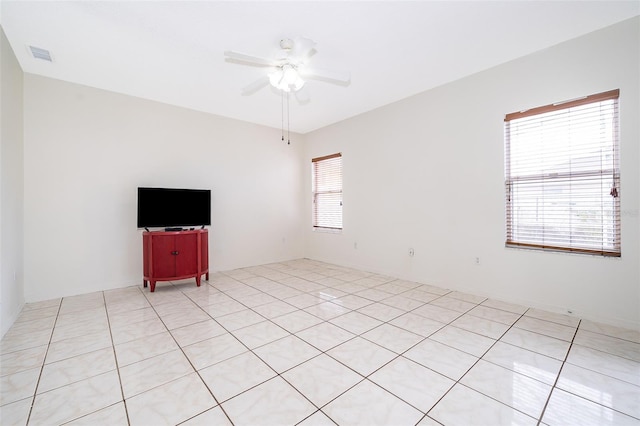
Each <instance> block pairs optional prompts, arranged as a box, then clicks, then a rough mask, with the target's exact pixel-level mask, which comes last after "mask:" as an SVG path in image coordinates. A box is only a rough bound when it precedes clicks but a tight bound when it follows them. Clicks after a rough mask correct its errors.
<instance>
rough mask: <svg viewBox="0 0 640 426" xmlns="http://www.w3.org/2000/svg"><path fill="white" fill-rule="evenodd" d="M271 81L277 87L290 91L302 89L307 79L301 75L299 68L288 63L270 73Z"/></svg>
mask: <svg viewBox="0 0 640 426" xmlns="http://www.w3.org/2000/svg"><path fill="white" fill-rule="evenodd" d="M269 83H271V85H272V86H273V87H275V88H276V89H278V90H283V91H285V92H287V93H288V92H292V91H293V92H297V91H298V90H300V89H302V86H304V83H305V81H304V80H303V79H302V77H300V74H299V73H298V70H297V69H296V68H295V67H294V66H292V65H289V64H287V65H284V66H283V67H282V68H280V69H278V70H277V71H274V72H272V73H270V74H269Z"/></svg>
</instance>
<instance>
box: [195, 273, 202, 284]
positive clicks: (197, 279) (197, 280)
mask: <svg viewBox="0 0 640 426" xmlns="http://www.w3.org/2000/svg"><path fill="white" fill-rule="evenodd" d="M200 280H201V276H200V274H198V275H196V284H197V285H198V287H200Z"/></svg>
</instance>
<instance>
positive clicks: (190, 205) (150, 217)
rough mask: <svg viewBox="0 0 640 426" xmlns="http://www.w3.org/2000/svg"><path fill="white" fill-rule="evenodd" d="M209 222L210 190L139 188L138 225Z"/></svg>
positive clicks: (174, 225) (176, 225) (176, 226)
mask: <svg viewBox="0 0 640 426" xmlns="http://www.w3.org/2000/svg"><path fill="white" fill-rule="evenodd" d="M204 225H211V190H209V189H177V188H144V187H141V188H138V228H174V229H175V228H180V227H184V226H204Z"/></svg>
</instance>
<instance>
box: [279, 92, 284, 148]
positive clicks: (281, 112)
mask: <svg viewBox="0 0 640 426" xmlns="http://www.w3.org/2000/svg"><path fill="white" fill-rule="evenodd" d="M280 115H281V116H282V123H281V125H280V130H281V131H282V142H284V91H283V90H281V91H280Z"/></svg>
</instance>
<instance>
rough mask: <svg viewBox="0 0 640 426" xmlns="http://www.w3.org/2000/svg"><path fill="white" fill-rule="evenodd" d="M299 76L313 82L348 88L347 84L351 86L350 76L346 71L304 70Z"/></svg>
mask: <svg viewBox="0 0 640 426" xmlns="http://www.w3.org/2000/svg"><path fill="white" fill-rule="evenodd" d="M300 75H301V76H303V77H307V78H311V79H314V80H320V81H325V82H327V83H333V84H339V85H341V86H348V85H349V84H351V74H350V73H349V72H348V71H331V70H325V69H321V68H304V69H301V70H300Z"/></svg>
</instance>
